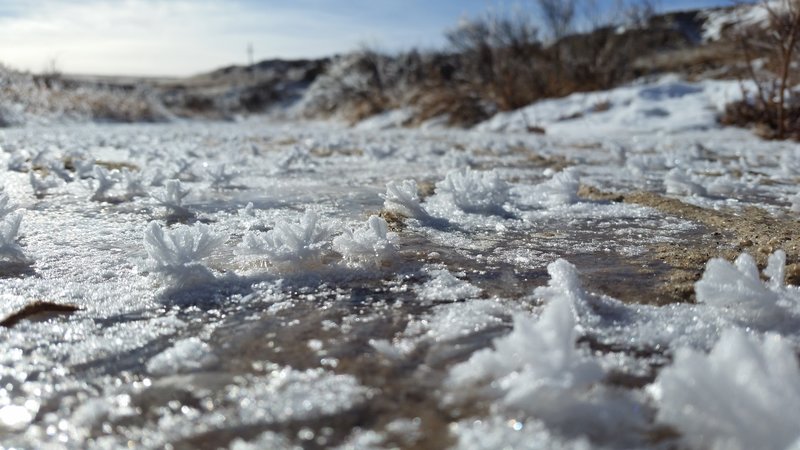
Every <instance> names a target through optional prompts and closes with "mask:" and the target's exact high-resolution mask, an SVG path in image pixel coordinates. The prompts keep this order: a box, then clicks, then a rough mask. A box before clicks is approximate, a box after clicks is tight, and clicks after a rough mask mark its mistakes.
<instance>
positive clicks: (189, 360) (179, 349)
mask: <svg viewBox="0 0 800 450" xmlns="http://www.w3.org/2000/svg"><path fill="white" fill-rule="evenodd" d="M218 361H219V359H218V358H217V356H216V355H214V353H213V352H212V350H211V347H209V345H208V344H206V343H205V342H203V341H201V340H200V339H199V338H196V337H192V338H188V339H183V340H181V341H178V342H176V343H175V344H174V345H173V346H172V347H170V348H168V349H166V350H164V351H163V352H161V353H159V354H158V355H156V356H154V357H152V358H150V361H148V362H147V372H149V373H151V374H153V375H174V374H177V373H187V372H195V371H198V370H204V369H208V368H209V367H211V366H213V365H215V364H216V363H217V362H218Z"/></svg>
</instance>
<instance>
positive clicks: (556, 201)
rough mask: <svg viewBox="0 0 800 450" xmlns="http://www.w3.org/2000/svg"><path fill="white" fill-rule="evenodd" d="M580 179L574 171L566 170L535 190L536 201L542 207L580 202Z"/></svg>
mask: <svg viewBox="0 0 800 450" xmlns="http://www.w3.org/2000/svg"><path fill="white" fill-rule="evenodd" d="M579 187H580V179H579V178H578V175H577V173H576V172H575V171H574V170H569V169H567V170H564V171H562V172H558V173H556V174H555V175H553V177H552V178H550V179H549V180H547V181H545V182H543V183H540V184H538V185H537V186H536V187H535V189H534V200H535V201H536V202H537V203H538V204H539V205H541V206H544V207H553V206H559V205H569V204H572V203H575V202H576V201H577V200H578V188H579Z"/></svg>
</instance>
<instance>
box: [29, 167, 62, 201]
mask: <svg viewBox="0 0 800 450" xmlns="http://www.w3.org/2000/svg"><path fill="white" fill-rule="evenodd" d="M28 179H29V180H30V182H31V187H32V188H33V193H34V195H36V196H37V197H41V196H43V195H45V194H47V191H48V190H49V189H52V188H54V187H57V186H58V178H56V177H54V176H52V175H47V176H44V177H42V178H39V177H38V176H37V175H36V173H35V172H34V171H33V170H31V171H30V172H28Z"/></svg>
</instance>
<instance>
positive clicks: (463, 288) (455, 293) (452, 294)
mask: <svg viewBox="0 0 800 450" xmlns="http://www.w3.org/2000/svg"><path fill="white" fill-rule="evenodd" d="M427 272H428V274H429V275H430V277H431V279H430V280H429V281H427V282H426V283H425V284H423V285H422V286H420V287H419V288H417V289H416V292H417V298H419V299H420V300H422V301H425V302H435V301H456V300H459V299H463V298H475V297H477V296H478V295H480V293H481V290H480V288H478V287H477V286H474V285H472V284H470V283H469V282H467V281H464V280H460V279H458V278H456V277H455V276H453V274H452V273H450V272H449V271H448V270H446V269H433V270H427Z"/></svg>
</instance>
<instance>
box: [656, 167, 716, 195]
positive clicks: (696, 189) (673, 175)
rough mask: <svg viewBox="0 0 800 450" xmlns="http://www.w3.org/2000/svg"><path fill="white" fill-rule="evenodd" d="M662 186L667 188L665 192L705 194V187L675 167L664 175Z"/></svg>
mask: <svg viewBox="0 0 800 450" xmlns="http://www.w3.org/2000/svg"><path fill="white" fill-rule="evenodd" d="M664 186H665V187H666V188H667V194H675V195H699V196H704V195H706V188H704V187H703V186H701V185H700V184H698V183H695V182H694V181H692V179H691V177H689V175H687V174H686V173H685V172H682V171H681V170H679V169H677V168H675V169H672V170H670V171H669V172H667V175H666V176H664Z"/></svg>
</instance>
